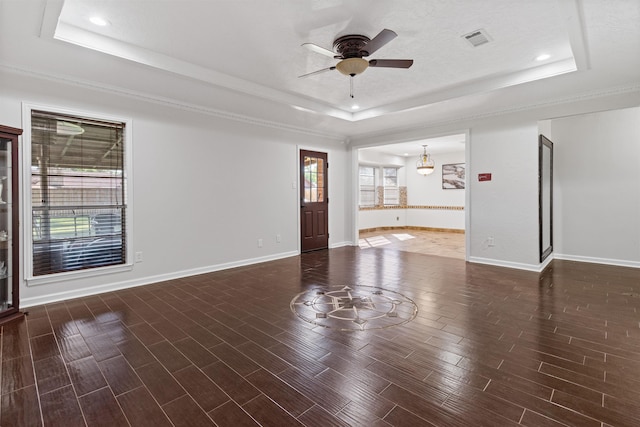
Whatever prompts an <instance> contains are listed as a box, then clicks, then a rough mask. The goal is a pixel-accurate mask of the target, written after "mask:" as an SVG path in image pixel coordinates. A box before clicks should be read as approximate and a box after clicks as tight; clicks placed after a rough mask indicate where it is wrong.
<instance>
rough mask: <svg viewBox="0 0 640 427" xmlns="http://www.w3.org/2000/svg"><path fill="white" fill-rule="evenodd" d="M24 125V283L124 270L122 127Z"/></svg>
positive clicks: (65, 118) (56, 119)
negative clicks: (120, 267) (27, 136)
mask: <svg viewBox="0 0 640 427" xmlns="http://www.w3.org/2000/svg"><path fill="white" fill-rule="evenodd" d="M30 118H31V125H30V147H27V148H30V154H31V156H30V157H31V159H30V162H31V164H30V167H31V169H30V182H31V188H30V196H31V197H30V200H27V202H26V203H27V204H26V209H27V211H28V212H31V218H30V220H31V224H30V226H31V233H30V236H28V239H27V242H28V244H29V246H30V254H29V255H28V259H29V260H30V261H31V265H30V266H29V267H31V268H30V270H28V271H29V272H30V273H31V276H32V277H38V276H46V275H49V274H53V273H62V272H70V271H77V270H88V269H95V268H97V267H107V266H118V265H124V264H126V263H127V256H128V250H127V230H128V228H127V216H128V209H127V194H128V191H127V175H128V174H127V172H126V169H125V159H126V154H127V153H125V147H126V139H127V132H126V122H121V121H108V120H96V119H92V118H87V117H80V116H75V115H68V114H60V113H55V112H50V111H42V110H36V109H32V110H30ZM27 161H28V160H27ZM27 195H28V194H27ZM29 202H30V204H28V203H29Z"/></svg>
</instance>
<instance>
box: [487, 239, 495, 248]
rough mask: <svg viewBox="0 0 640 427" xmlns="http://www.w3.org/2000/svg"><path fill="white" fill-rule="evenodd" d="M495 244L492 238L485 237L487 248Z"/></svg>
mask: <svg viewBox="0 0 640 427" xmlns="http://www.w3.org/2000/svg"><path fill="white" fill-rule="evenodd" d="M495 245H496V242H495V240H493V237H487V246H489V247H492V246H495Z"/></svg>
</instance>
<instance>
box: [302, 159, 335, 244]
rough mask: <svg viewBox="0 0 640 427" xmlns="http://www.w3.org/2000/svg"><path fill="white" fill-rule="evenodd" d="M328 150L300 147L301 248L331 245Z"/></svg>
mask: <svg viewBox="0 0 640 427" xmlns="http://www.w3.org/2000/svg"><path fill="white" fill-rule="evenodd" d="M327 166H328V165H327V153H322V152H318V151H309V150H300V187H299V188H300V238H301V243H300V247H301V251H302V252H308V251H314V250H318V249H327V248H328V247H329V213H328V212H329V209H328V207H329V195H328V192H327V188H328V185H327V184H328V183H327Z"/></svg>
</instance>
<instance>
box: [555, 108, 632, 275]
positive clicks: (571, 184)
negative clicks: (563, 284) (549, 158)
mask: <svg viewBox="0 0 640 427" xmlns="http://www.w3.org/2000/svg"><path fill="white" fill-rule="evenodd" d="M549 138H550V139H551V140H552V141H553V143H554V146H553V150H554V152H553V156H554V157H553V161H554V170H553V173H554V188H553V190H554V200H553V203H554V205H553V208H554V217H553V221H554V222H553V227H554V233H553V235H554V253H555V254H554V256H555V257H556V258H565V259H576V260H582V261H593V262H604V263H611V264H620V265H631V266H635V267H640V108H627V109H623V110H614V111H605V112H599V113H592V114H584V115H579V116H574V117H566V118H561V119H555V120H552V121H551V131H550V135H549Z"/></svg>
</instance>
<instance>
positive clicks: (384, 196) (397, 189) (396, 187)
mask: <svg viewBox="0 0 640 427" xmlns="http://www.w3.org/2000/svg"><path fill="white" fill-rule="evenodd" d="M380 169H381V172H382V193H383V194H382V204H383V205H384V206H400V182H399V177H398V175H399V172H400V167H398V166H382V167H381V168H380ZM387 169H393V170H395V171H396V175H395V181H396V184H395V185H394V186H391V185H385V184H386V182H385V181H386V178H387V175H386V170H387ZM387 189H394V190H395V192H396V200H397V202H396V203H387Z"/></svg>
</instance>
